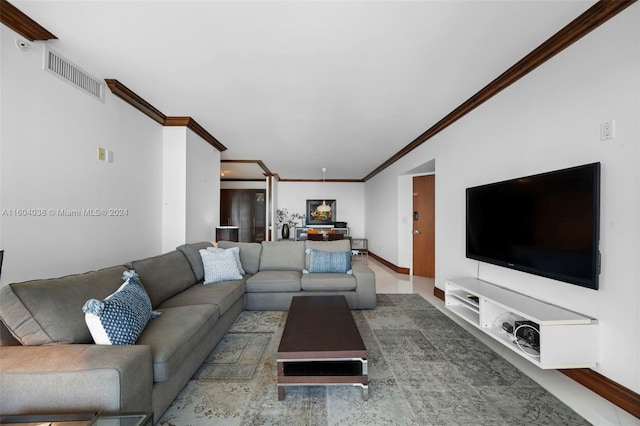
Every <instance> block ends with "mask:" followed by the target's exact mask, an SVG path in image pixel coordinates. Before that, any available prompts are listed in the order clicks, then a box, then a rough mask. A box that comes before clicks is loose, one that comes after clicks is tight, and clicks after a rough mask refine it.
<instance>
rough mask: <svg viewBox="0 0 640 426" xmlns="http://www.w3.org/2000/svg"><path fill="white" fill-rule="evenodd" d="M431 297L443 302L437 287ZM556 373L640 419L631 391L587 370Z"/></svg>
mask: <svg viewBox="0 0 640 426" xmlns="http://www.w3.org/2000/svg"><path fill="white" fill-rule="evenodd" d="M433 295H434V296H436V297H437V298H438V299H441V300H444V290H441V289H439V288H438V287H434V288H433ZM558 371H559V372H561V373H562V374H564V375H565V376H567V377H569V378H571V379H573V380H575V381H576V382H578V383H580V384H581V385H582V386H584V387H585V388H587V389H589V390H591V391H593V392H595V393H597V394H598V395H600V396H601V397H603V398H604V399H606V400H607V401H609V402H611V403H612V404H615V405H617V406H618V407H620V408H622V409H623V410H625V411H627V412H629V413H630V414H631V415H633V416H635V417H637V418H640V395H639V394H637V393H635V392H634V391H632V390H631V389H628V388H626V387H624V386H622V385H621V384H619V383H616V382H614V381H613V380H611V379H609V378H607V377H605V376H603V375H602V374H600V373H597V372H595V371H593V370H591V369H589V368H569V369H562V370H558Z"/></svg>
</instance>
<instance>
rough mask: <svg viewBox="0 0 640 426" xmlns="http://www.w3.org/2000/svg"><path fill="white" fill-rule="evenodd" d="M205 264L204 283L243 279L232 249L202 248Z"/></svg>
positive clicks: (201, 252)
mask: <svg viewBox="0 0 640 426" xmlns="http://www.w3.org/2000/svg"><path fill="white" fill-rule="evenodd" d="M200 256H202V264H203V266H204V283H205V284H213V283H219V282H222V281H232V280H241V279H242V275H240V271H238V263H237V262H236V258H235V256H234V254H233V252H232V251H228V250H223V251H221V252H219V251H211V250H200Z"/></svg>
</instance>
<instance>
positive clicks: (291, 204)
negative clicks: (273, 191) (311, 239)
mask: <svg viewBox="0 0 640 426" xmlns="http://www.w3.org/2000/svg"><path fill="white" fill-rule="evenodd" d="M316 199H317V200H322V199H327V200H336V220H338V221H340V222H347V226H348V227H349V233H350V235H351V236H352V237H354V238H366V237H367V235H365V231H364V229H365V224H364V217H365V214H364V183H360V182H278V185H277V203H276V209H283V208H286V209H287V210H289V213H299V214H301V215H303V214H306V208H307V200H316ZM292 232H293V231H292ZM291 238H293V236H292V237H291Z"/></svg>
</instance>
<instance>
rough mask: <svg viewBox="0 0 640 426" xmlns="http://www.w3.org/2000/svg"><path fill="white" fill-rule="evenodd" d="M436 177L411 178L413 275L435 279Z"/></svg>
mask: <svg viewBox="0 0 640 426" xmlns="http://www.w3.org/2000/svg"><path fill="white" fill-rule="evenodd" d="M435 183H436V176H435V175H433V174H432V175H424V176H415V177H414V178H413V217H412V219H413V231H412V232H413V275H418V276H421V277H428V278H435V276H436V244H435V233H436V232H435V231H436V229H435V225H436V223H435V216H436V215H435V201H436V197H435V194H436V185H435Z"/></svg>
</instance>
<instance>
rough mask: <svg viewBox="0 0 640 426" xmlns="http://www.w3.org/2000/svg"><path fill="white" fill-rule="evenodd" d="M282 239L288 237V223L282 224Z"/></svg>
mask: <svg viewBox="0 0 640 426" xmlns="http://www.w3.org/2000/svg"><path fill="white" fill-rule="evenodd" d="M282 239H283V240H288V239H289V225H287V224H286V223H285V224H284V225H282Z"/></svg>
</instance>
